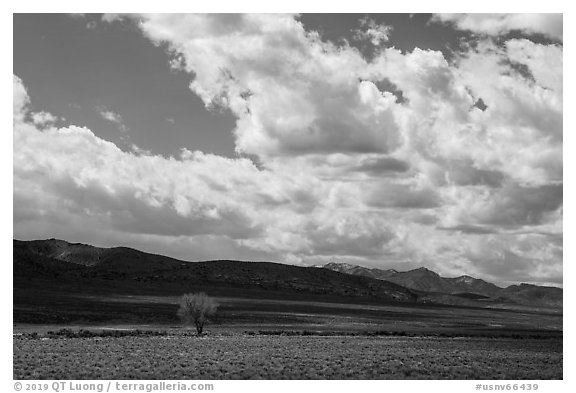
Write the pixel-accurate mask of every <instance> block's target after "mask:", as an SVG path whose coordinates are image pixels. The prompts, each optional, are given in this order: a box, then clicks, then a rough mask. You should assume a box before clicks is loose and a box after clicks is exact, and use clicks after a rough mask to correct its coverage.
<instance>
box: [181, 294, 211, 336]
mask: <svg viewBox="0 0 576 393" xmlns="http://www.w3.org/2000/svg"><path fill="white" fill-rule="evenodd" d="M217 308H218V303H216V301H215V300H214V299H212V298H211V297H209V296H208V295H206V294H205V293H204V292H200V293H188V294H186V295H184V296H182V299H180V308H179V309H178V316H179V317H180V319H181V320H182V322H183V323H184V325H191V324H194V326H195V327H196V332H197V333H198V335H199V336H200V335H202V331H203V330H204V324H205V323H206V321H207V320H208V317H210V316H212V315H214V314H215V313H216V309H217Z"/></svg>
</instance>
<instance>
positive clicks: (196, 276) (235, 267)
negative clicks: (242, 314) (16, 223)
mask: <svg viewBox="0 0 576 393" xmlns="http://www.w3.org/2000/svg"><path fill="white" fill-rule="evenodd" d="M13 246H14V277H15V282H16V281H17V280H16V279H18V280H20V279H23V278H27V279H28V280H29V279H30V278H39V277H40V278H43V279H50V280H56V281H58V280H69V281H79V282H87V283H91V282H95V281H98V280H105V282H115V281H119V282H120V281H121V282H127V283H140V284H138V285H149V286H159V287H162V286H168V285H172V284H171V283H173V284H174V285H176V286H185V284H187V283H190V284H193V285H196V286H198V285H200V286H202V285H211V286H219V287H245V288H254V289H256V290H279V291H292V292H298V293H310V294H326V295H333V296H344V297H367V298H374V299H380V300H381V301H392V302H397V301H400V302H423V303H436V304H449V305H464V306H486V305H490V304H496V303H514V304H520V305H530V306H544V307H548V306H550V307H562V289H559V288H551V287H541V286H535V285H530V284H520V285H511V286H509V287H506V288H501V287H498V286H496V285H494V284H492V283H489V282H486V281H484V280H481V279H477V278H474V277H471V276H468V275H463V276H460V277H453V278H446V277H442V276H440V275H439V274H438V273H436V272H434V271H432V270H430V269H427V268H425V267H420V268H417V269H413V270H410V271H406V272H401V271H397V270H394V269H387V270H386V269H378V268H367V267H363V266H358V265H352V264H338V263H335V262H333V263H329V264H326V265H323V266H307V267H304V266H295V265H288V264H283V263H276V262H248V261H231V260H216V261H201V262H191V261H183V260H178V259H175V258H171V257H167V256H164V255H157V254H151V253H146V252H143V251H139V250H136V249H133V248H128V247H112V248H103V247H95V246H91V245H88V244H82V243H69V242H66V241H65V240H59V239H46V240H32V241H20V240H16V239H14V241H13Z"/></svg>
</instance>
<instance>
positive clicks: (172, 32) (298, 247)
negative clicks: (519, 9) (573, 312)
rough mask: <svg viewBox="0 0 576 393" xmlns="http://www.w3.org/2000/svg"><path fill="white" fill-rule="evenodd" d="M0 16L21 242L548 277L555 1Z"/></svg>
mask: <svg viewBox="0 0 576 393" xmlns="http://www.w3.org/2000/svg"><path fill="white" fill-rule="evenodd" d="M13 22H14V40H13V51H14V53H13V73H14V76H13V86H14V88H13V105H14V114H13V127H14V128H13V153H14V154H13V206H14V211H13V217H14V225H13V232H14V238H16V239H21V240H30V239H45V238H60V239H65V240H68V241H72V242H82V243H88V244H93V245H97V246H104V247H111V246H120V245H122V246H129V247H134V248H138V249H140V250H143V251H147V252H153V253H159V254H164V255H168V256H172V257H175V258H180V259H184V260H191V261H196V260H210V259H239V260H258V261H273V262H282V263H289V264H297V265H304V266H306V265H319V264H325V263H328V262H346V263H353V264H358V265H362V266H367V267H378V268H384V269H388V268H393V269H397V270H410V269H413V268H417V267H421V266H424V267H427V268H429V269H432V270H434V271H436V272H438V273H440V274H442V275H444V276H448V277H455V276H459V275H463V274H467V275H471V276H474V277H478V278H483V279H485V280H488V281H491V282H494V283H497V284H499V285H509V284H517V283H520V282H527V283H534V284H540V285H555V286H561V285H562V256H563V226H562V222H563V221H562V220H563V157H562V148H563V128H562V122H563V109H562V108H563V35H562V34H563V26H562V25H563V23H562V15H559V14H434V15H432V14H302V15H291V14H279V15H276V14H254V15H240V14H216V15H210V14H175V15H170V14H160V15H153V14H152V15H150V14H147V15H136V14H130V15H116V14H105V15H101V14H73V15H63V14H15V15H14V19H13Z"/></svg>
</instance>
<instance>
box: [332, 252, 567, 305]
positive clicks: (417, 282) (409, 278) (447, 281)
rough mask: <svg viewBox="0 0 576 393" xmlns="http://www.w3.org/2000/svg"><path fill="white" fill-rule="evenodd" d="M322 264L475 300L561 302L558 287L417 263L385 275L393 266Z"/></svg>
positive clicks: (521, 302)
mask: <svg viewBox="0 0 576 393" xmlns="http://www.w3.org/2000/svg"><path fill="white" fill-rule="evenodd" d="M323 268H324V269H330V270H337V271H339V272H342V273H347V274H354V275H355V274H358V275H362V274H370V275H371V276H372V277H374V278H376V279H379V280H385V281H389V282H394V283H396V284H399V285H402V286H404V287H406V288H408V289H411V290H415V291H423V292H428V293H439V294H447V295H453V296H459V297H465V298H470V299H472V298H476V299H477V300H479V299H480V298H479V296H481V297H484V298H485V299H489V298H492V299H507V300H513V301H515V302H517V303H519V304H528V303H537V304H538V305H548V306H554V307H561V306H562V292H563V290H562V289H561V288H557V287H548V286H539V285H533V284H526V283H520V284H514V285H509V286H507V287H504V288H503V287H499V286H497V285H495V284H493V283H490V282H488V281H485V280H482V279H479V278H475V277H472V276H469V275H462V276H459V277H442V276H440V275H439V274H438V273H436V272H434V271H432V270H430V269H428V268H425V267H419V268H416V269H412V270H408V271H404V272H402V271H396V273H392V274H387V275H385V276H383V275H381V274H379V273H380V272H390V271H391V270H392V269H391V270H382V269H377V268H372V269H371V268H365V267H363V266H357V265H351V264H339V263H336V262H331V263H328V264H326V265H324V266H323ZM374 271H376V274H374Z"/></svg>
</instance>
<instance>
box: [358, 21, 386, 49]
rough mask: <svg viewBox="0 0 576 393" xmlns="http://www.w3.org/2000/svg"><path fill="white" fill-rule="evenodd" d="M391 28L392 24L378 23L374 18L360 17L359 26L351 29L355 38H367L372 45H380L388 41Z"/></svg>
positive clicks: (360, 39)
mask: <svg viewBox="0 0 576 393" xmlns="http://www.w3.org/2000/svg"><path fill="white" fill-rule="evenodd" d="M392 30H393V28H392V26H386V25H383V24H380V25H379V24H377V23H376V21H374V19H371V18H369V17H364V18H362V19H360V28H359V29H355V30H353V33H354V39H356V40H359V41H363V40H367V41H369V42H370V43H371V44H372V45H374V46H380V45H381V44H382V43H384V42H387V41H388V39H389V37H390V32H391V31H392Z"/></svg>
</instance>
